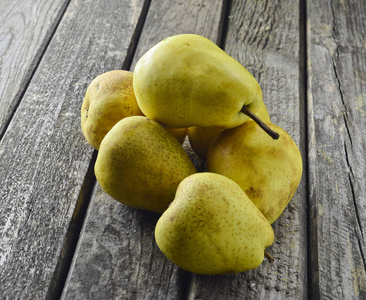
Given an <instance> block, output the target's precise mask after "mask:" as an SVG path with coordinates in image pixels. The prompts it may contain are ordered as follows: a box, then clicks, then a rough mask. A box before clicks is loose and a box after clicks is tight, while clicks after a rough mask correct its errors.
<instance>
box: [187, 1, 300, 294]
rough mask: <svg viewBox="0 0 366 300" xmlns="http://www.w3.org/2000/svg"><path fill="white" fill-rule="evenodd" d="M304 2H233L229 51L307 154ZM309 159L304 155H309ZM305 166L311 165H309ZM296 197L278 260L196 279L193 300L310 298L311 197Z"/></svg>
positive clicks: (278, 230) (279, 239) (282, 224)
mask: <svg viewBox="0 0 366 300" xmlns="http://www.w3.org/2000/svg"><path fill="white" fill-rule="evenodd" d="M299 7H300V6H299V2H298V1H251V0H248V1H239V0H237V1H235V0H234V1H233V2H232V7H231V11H230V15H229V21H228V33H227V37H226V43H225V50H226V52H228V53H229V54H230V55H231V56H233V57H234V58H236V59H237V60H238V61H239V62H241V64H242V65H244V66H245V67H246V68H247V69H248V70H249V71H250V72H251V73H252V74H253V75H254V77H255V78H256V79H257V80H258V82H259V84H260V86H261V88H262V91H263V98H264V102H265V104H266V107H267V110H268V112H269V114H270V116H271V120H272V122H273V123H275V124H277V125H279V126H281V127H282V128H284V129H285V130H286V131H287V132H288V133H289V134H290V135H291V137H292V138H293V139H294V141H295V143H296V144H297V145H298V146H299V147H301V149H302V150H304V149H303V147H302V146H303V142H304V140H303V139H304V135H303V134H304V131H303V130H304V128H303V127H302V126H303V124H302V122H301V121H300V106H301V103H300V102H301V100H302V99H303V96H302V95H301V92H303V91H304V82H303V81H302V78H303V77H302V75H301V73H302V72H304V69H302V70H301V69H300V66H301V62H300V60H301V59H302V58H301V57H300V28H299V23H300V19H299V16H300V11H299ZM303 154H304V153H303ZM304 163H305V162H304ZM304 177H305V176H303V180H302V183H301V184H300V186H299V188H298V190H297V192H296V194H295V196H294V197H293V199H292V200H291V202H290V204H289V205H288V206H287V208H286V209H285V211H284V212H283V214H282V215H281V216H280V218H279V219H278V220H277V221H276V222H275V223H274V224H273V229H274V232H275V242H274V244H273V245H272V246H271V247H269V248H268V251H269V252H270V253H271V254H272V255H273V256H274V258H275V261H274V263H273V264H269V262H268V261H264V263H263V264H262V265H261V266H259V267H258V268H257V269H254V270H251V271H248V272H244V273H240V274H236V275H226V276H213V277H207V276H195V280H194V283H193V286H192V290H193V295H192V299H307V245H306V242H307V241H306V236H307V234H306V221H307V215H306V197H305V196H306V195H305V188H306V186H305V179H304Z"/></svg>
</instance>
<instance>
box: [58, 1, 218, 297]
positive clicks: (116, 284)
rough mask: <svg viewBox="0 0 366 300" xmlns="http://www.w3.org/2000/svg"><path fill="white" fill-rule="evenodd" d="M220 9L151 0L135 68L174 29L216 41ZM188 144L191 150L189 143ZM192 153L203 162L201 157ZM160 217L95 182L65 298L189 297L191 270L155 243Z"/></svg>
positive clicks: (205, 3) (210, 5)
mask: <svg viewBox="0 0 366 300" xmlns="http://www.w3.org/2000/svg"><path fill="white" fill-rule="evenodd" d="M221 9H222V1H221V0H220V1H219V0H216V1H208V0H207V1H197V0H191V1H152V2H151V4H150V7H149V12H148V15H147V19H146V21H145V23H144V28H143V30H142V33H141V37H140V40H139V43H138V47H137V50H136V55H135V59H134V61H133V62H132V69H133V66H134V65H135V64H136V61H137V59H139V58H140V57H141V55H142V54H143V53H144V52H145V51H147V50H148V49H149V48H151V47H152V46H153V45H154V44H156V43H157V42H159V41H160V40H162V39H164V38H166V37H168V36H171V35H173V34H178V33H186V32H191V33H197V34H202V35H205V36H206V37H208V38H211V39H212V40H216V39H217V34H218V29H219V27H220V15H221ZM185 147H187V148H186V151H187V152H188V153H190V155H192V153H191V152H190V151H191V149H189V144H187V143H186V144H185ZM192 158H193V159H195V164H196V166H197V167H199V164H200V161H199V160H197V158H195V157H193V155H192ZM158 217H159V216H158V215H157V214H152V213H149V212H146V211H141V210H136V209H132V208H129V207H127V206H124V205H122V204H120V203H119V202H117V201H115V200H113V199H112V198H110V197H109V196H108V195H107V194H106V193H105V192H103V191H102V190H101V188H100V186H99V185H97V187H96V191H95V194H94V196H93V198H92V202H91V204H90V208H89V212H88V215H87V219H86V221H85V224H84V227H83V230H82V232H81V238H80V242H79V245H78V249H77V252H76V254H75V258H74V261H73V264H72V268H71V270H70V275H69V277H68V280H67V284H66V286H65V290H64V293H63V299H73V298H83V299H134V298H135V299H185V297H186V293H187V286H188V281H189V280H190V274H189V273H187V272H185V271H183V270H181V269H179V268H177V267H175V266H174V265H173V264H172V263H171V262H170V261H168V259H167V258H165V257H164V255H163V254H162V253H161V251H160V250H159V248H158V247H157V245H156V242H155V238H154V229H155V224H156V222H157V220H158ZM89 274H91V275H90V278H89V277H88V276H89ZM89 280H91V282H90V281H89Z"/></svg>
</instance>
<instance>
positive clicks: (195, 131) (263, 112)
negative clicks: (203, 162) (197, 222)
mask: <svg viewBox="0 0 366 300" xmlns="http://www.w3.org/2000/svg"><path fill="white" fill-rule="evenodd" d="M256 115H257V116H258V118H260V119H261V120H262V121H263V122H268V123H270V122H271V118H270V116H269V114H268V111H267V108H266V106H265V104H264V102H263V101H262V104H261V106H260V108H259V110H258V112H257V113H256ZM221 131H223V129H221V128H218V127H201V126H193V127H190V128H188V137H189V141H190V143H191V147H192V149H193V151H194V152H195V153H196V154H197V155H198V156H199V157H200V158H201V159H205V158H206V154H207V150H208V148H209V146H210V145H211V143H212V142H213V141H214V140H215V139H216V138H217V137H218V135H219V134H220V132H221Z"/></svg>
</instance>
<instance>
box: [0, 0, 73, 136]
mask: <svg viewBox="0 0 366 300" xmlns="http://www.w3.org/2000/svg"><path fill="white" fill-rule="evenodd" d="M70 2H71V0H68V1H66V3H65V4H64V5H65V7H64V8H63V9H62V10H61V12H60V13H59V16H58V19H57V21H56V25H55V27H54V29H53V31H52V33H50V35H49V37H48V40H47V41H46V42H45V46H44V48H43V49H42V50H40V52H41V54H40V55H39V57H38V59H36V58H35V60H36V61H35V62H34V63H31V64H30V65H35V67H34V68H33V69H32V70H28V72H27V73H30V74H29V78H28V79H26V80H27V82H26V84H25V85H24V88H23V89H22V90H19V91H18V93H16V95H15V97H14V98H15V99H18V100H16V104H15V106H14V109H13V111H12V113H11V115H10V117H9V119H8V120H7V121H6V123H5V125H4V129H3V131H0V143H1V141H2V139H3V137H4V135H5V133H6V131H7V129H8V127H9V125H10V123H11V121H12V120H13V117H14V115H15V113H16V111H17V109H18V107H19V105H20V102H21V101H22V99H23V97H24V94H25V92H26V91H27V89H28V86H29V84H30V83H31V81H32V79H33V76H34V74H35V73H36V71H37V69H38V66H39V64H40V62H41V61H42V59H43V56H44V54H45V53H46V51H47V49H48V46H49V44H50V42H51V40H52V38H53V36H54V34H55V32H56V30H57V28H58V26H59V25H60V23H61V20H62V17H63V15H64V14H65V11H66V10H67V8H68V7H69V4H70Z"/></svg>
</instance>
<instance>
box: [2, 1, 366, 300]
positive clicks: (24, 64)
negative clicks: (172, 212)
mask: <svg viewBox="0 0 366 300" xmlns="http://www.w3.org/2000/svg"><path fill="white" fill-rule="evenodd" d="M178 33H196V34H200V35H203V36H206V37H208V38H210V39H211V40H212V41H214V42H216V43H217V44H218V45H220V46H221V47H222V48H223V49H225V51H226V52H228V53H229V54H230V55H231V56H233V57H234V58H236V59H237V60H239V61H240V62H241V63H242V64H243V65H244V66H245V67H247V69H249V70H250V72H252V74H253V75H254V77H255V78H256V79H257V80H258V81H259V83H260V85H261V87H262V90H263V95H264V101H265V103H266V106H267V108H268V111H269V113H270V115H271V118H272V121H273V122H274V123H276V124H278V125H280V126H281V127H283V128H284V129H286V130H287V131H288V132H289V133H290V135H291V136H292V137H293V139H294V140H295V142H296V143H297V144H298V146H299V147H300V149H301V151H302V155H303V161H304V166H305V168H304V175H303V178H302V182H301V184H300V186H299V188H298V190H297V193H296V195H295V196H294V198H293V199H292V201H291V202H290V204H289V206H288V207H287V208H286V210H285V212H284V213H283V215H282V216H281V217H280V218H279V219H278V220H277V221H276V222H275V223H274V224H273V228H274V231H275V242H274V244H273V245H272V246H271V247H270V248H269V249H270V251H271V253H272V255H273V256H274V257H275V262H274V263H273V264H269V263H268V262H267V261H265V262H264V263H263V264H262V265H261V266H260V267H258V268H257V269H255V270H252V271H249V272H245V273H240V274H236V275H225V276H197V275H194V274H190V273H188V272H185V271H183V270H181V269H179V268H177V267H175V266H174V265H173V264H172V263H170V262H169V261H168V260H167V259H166V258H165V257H164V256H163V254H162V253H161V252H160V250H159V249H158V248H157V246H156V244H155V240H154V235H153V232H154V226H155V223H156V221H157V219H158V217H159V216H158V215H156V214H153V213H149V212H145V211H139V210H135V209H131V208H128V207H126V206H124V205H122V204H120V203H118V202H117V201H115V200H113V199H111V198H110V197H109V196H107V195H106V194H105V193H104V192H103V191H102V190H101V189H100V187H99V186H98V184H97V182H96V181H95V177H94V172H93V165H94V162H95V157H96V153H95V152H94V151H93V149H92V148H91V146H89V145H88V144H87V142H86V141H85V139H84V137H83V135H82V133H81V129H80V116H79V115H80V107H81V103H82V101H83V96H84V93H85V90H86V88H87V86H88V84H89V83H90V82H91V80H92V79H93V78H94V77H96V76H97V75H99V74H101V73H103V72H105V71H108V70H112V69H130V70H133V68H134V65H135V63H136V61H137V59H138V58H139V57H141V55H142V54H143V53H144V52H145V51H146V50H148V49H149V48H150V47H151V46H152V45H154V44H155V43H157V42H158V41H160V40H162V39H163V38H165V37H168V36H171V35H174V34H178ZM365 136H366V1H364V0H342V1H341V0H339V1H338V0H334V1H331V0H321V1H319V0H308V1H305V0H295V1H281V0H269V1H268V0H266V1H261V0H260V1H254V0H245V1H244V0H232V1H223V0H189V1H184V0H181V1H179V0H174V1H169V0H151V1H148V0H147V1H144V0H109V1H102V0H98V1H85V0H78V1H76V0H53V1H48V0H33V1H31V0H29V1H27V0H20V1H11V0H2V1H1V2H0V298H1V299H57V298H62V299H366V261H365V256H366V241H365V236H364V231H365V226H366V184H365V179H364V178H365V177H366V164H365V150H366V137H365ZM185 147H186V149H187V151H189V144H187V142H186V144H185ZM195 163H196V164H197V166H199V165H200V164H201V162H200V161H199V160H195ZM201 165H202V164H201Z"/></svg>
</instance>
